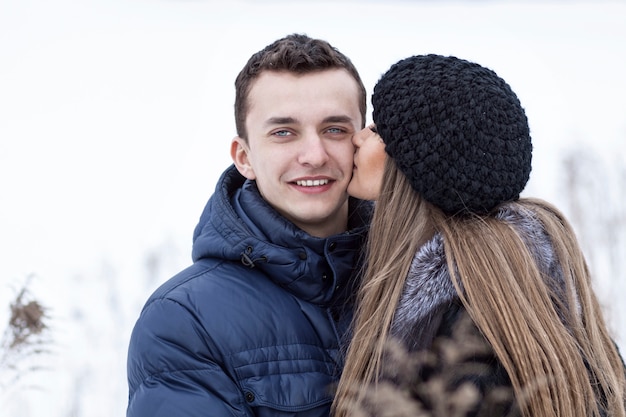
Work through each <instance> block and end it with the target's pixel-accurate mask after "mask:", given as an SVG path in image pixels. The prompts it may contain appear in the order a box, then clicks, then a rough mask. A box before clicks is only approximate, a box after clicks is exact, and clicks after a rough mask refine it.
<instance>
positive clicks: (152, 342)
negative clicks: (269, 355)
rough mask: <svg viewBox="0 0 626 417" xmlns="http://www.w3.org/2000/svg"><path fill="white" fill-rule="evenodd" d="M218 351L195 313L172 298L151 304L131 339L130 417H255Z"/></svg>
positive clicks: (129, 366)
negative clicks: (227, 371)
mask: <svg viewBox="0 0 626 417" xmlns="http://www.w3.org/2000/svg"><path fill="white" fill-rule="evenodd" d="M216 350H217V348H216V347H215V346H212V344H211V342H210V338H209V337H208V335H207V334H206V330H205V329H204V327H203V326H201V325H200V323H199V321H198V320H197V318H196V316H195V315H194V314H193V313H192V312H191V311H189V310H187V309H186V308H185V307H183V306H182V305H180V304H179V303H177V302H175V301H172V300H168V299H158V300H155V301H152V302H151V303H150V304H148V305H147V306H146V307H145V308H144V311H143V312H142V314H141V316H140V317H139V319H138V321H137V323H136V324H135V327H134V329H133V333H132V335H131V339H130V346H129V351H128V363H127V372H128V384H129V397H128V408H127V414H126V415H127V417H148V416H150V417H171V416H186V417H193V416H203V417H207V416H224V417H225V416H237V417H248V416H252V415H253V414H252V412H251V411H250V409H249V408H248V407H247V405H246V403H245V399H244V398H243V394H242V393H241V391H240V390H239V388H238V386H237V384H236V383H235V381H234V380H233V379H232V378H231V377H229V376H228V375H227V373H226V372H225V371H224V369H223V367H222V366H221V365H220V364H219V363H218V360H216V356H218V354H217V351H216Z"/></svg>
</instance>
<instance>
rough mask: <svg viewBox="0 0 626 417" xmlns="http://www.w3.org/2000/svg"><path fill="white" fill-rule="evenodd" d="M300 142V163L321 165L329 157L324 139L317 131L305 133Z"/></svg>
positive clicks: (314, 165)
mask: <svg viewBox="0 0 626 417" xmlns="http://www.w3.org/2000/svg"><path fill="white" fill-rule="evenodd" d="M304 139H305V140H304V141H303V142H302V150H301V152H300V163H301V164H303V165H310V166H313V167H319V166H323V165H324V164H325V163H326V162H327V161H328V159H329V156H328V152H327V150H326V144H325V142H324V139H323V138H322V137H320V136H319V135H318V134H317V133H310V134H307V135H306V136H305V138H304Z"/></svg>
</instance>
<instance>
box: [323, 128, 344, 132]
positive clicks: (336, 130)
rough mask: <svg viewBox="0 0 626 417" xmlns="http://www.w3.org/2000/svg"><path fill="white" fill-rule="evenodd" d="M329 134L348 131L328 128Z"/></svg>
mask: <svg viewBox="0 0 626 417" xmlns="http://www.w3.org/2000/svg"><path fill="white" fill-rule="evenodd" d="M327 132H328V133H345V132H346V130H345V129H342V128H340V127H331V128H328V130H327Z"/></svg>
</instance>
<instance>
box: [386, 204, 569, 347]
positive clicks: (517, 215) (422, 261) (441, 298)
mask: <svg viewBox="0 0 626 417" xmlns="http://www.w3.org/2000/svg"><path fill="white" fill-rule="evenodd" d="M496 217H497V218H499V219H501V220H502V221H504V222H507V223H510V224H511V225H512V226H513V227H514V228H515V229H516V230H517V231H518V232H519V233H520V235H521V236H522V238H523V239H524V241H525V242H526V244H527V245H528V246H529V248H530V249H531V251H532V253H533V255H534V257H535V259H536V260H537V263H538V265H539V266H540V268H541V270H542V272H543V274H544V276H545V277H546V279H547V280H549V285H550V286H551V287H552V288H553V291H554V294H555V296H557V297H558V298H559V299H560V300H561V302H562V305H566V300H567V297H565V294H564V291H565V285H564V282H563V275H562V273H561V270H560V267H559V266H558V264H557V262H556V259H555V256H554V251H553V248H552V244H551V243H550V239H549V237H548V236H547V234H546V232H545V230H544V228H543V226H542V225H541V223H540V222H539V220H538V219H537V218H536V217H535V215H534V213H533V212H532V211H530V210H528V209H525V208H524V207H522V206H520V205H519V204H516V203H514V202H513V203H508V204H506V205H504V206H502V207H501V208H500V209H499V211H498V213H497V215H496ZM458 305H460V301H459V298H458V296H457V294H456V290H455V288H454V285H453V284H452V281H451V278H450V274H449V272H448V267H447V265H446V258H445V254H444V247H443V237H442V236H441V235H440V234H436V235H435V236H434V237H433V238H432V239H431V240H430V241H429V242H427V243H426V244H425V245H423V246H422V247H421V248H420V249H419V250H418V252H417V253H416V254H415V257H414V258H413V261H412V263H411V267H410V269H409V273H408V276H407V281H406V284H405V288H404V291H403V294H402V296H401V298H400V302H399V304H398V308H397V310H396V313H395V317H394V321H393V323H392V327H391V334H392V335H393V336H395V337H399V338H400V339H402V340H403V342H404V343H405V344H406V345H407V347H408V348H409V349H410V350H418V349H421V348H425V347H429V346H430V345H431V343H432V340H433V339H434V337H435V336H436V333H437V331H438V330H439V328H440V326H441V325H442V322H443V321H444V320H445V314H446V312H448V311H449V310H451V309H452V308H453V307H454V306H458ZM561 319H562V320H565V316H564V315H563V314H561Z"/></svg>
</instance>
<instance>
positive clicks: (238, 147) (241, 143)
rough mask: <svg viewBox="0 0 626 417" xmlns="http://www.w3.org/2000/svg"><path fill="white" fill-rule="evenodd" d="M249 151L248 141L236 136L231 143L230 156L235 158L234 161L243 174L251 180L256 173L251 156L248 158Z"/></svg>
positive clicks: (254, 177)
mask: <svg viewBox="0 0 626 417" xmlns="http://www.w3.org/2000/svg"><path fill="white" fill-rule="evenodd" d="M249 152H250V147H249V146H248V142H247V141H245V140H244V139H242V138H240V137H239V136H235V137H234V138H233V141H232V142H231V143H230V157H231V158H233V162H234V163H235V166H236V167H237V170H238V171H239V173H240V174H241V175H243V176H244V177H246V178H247V179H249V180H254V179H256V175H255V174H254V169H253V168H252V164H250V158H248V153H249Z"/></svg>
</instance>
